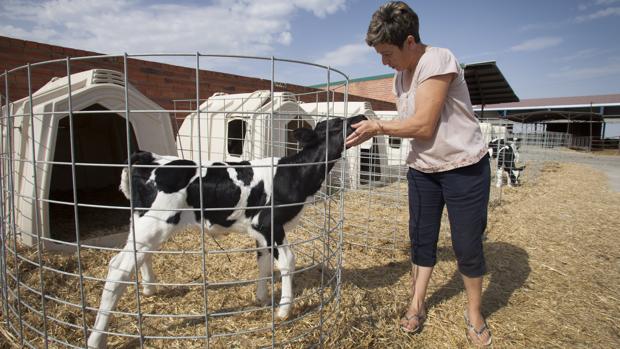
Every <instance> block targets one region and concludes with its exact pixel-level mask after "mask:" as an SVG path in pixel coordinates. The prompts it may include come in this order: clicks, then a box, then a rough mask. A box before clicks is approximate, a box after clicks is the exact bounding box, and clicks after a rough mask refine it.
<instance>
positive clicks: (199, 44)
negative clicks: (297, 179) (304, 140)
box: [0, 0, 346, 55]
mask: <svg viewBox="0 0 620 349" xmlns="http://www.w3.org/2000/svg"><path fill="white" fill-rule="evenodd" d="M345 2H346V0H295V1H290V0H263V1H251V0H216V1H214V2H210V3H209V4H208V5H202V4H201V2H197V3H182V2H179V3H175V2H172V1H170V3H168V4H161V3H160V4H151V3H149V2H148V1H146V0H110V1H99V0H48V1H43V2H41V1H37V0H27V1H19V0H3V1H0V22H1V23H3V24H1V25H0V34H1V35H7V36H12V37H18V38H21V39H27V40H34V41H40V42H46V43H51V44H57V45H63V46H69V47H74V48H80V49H85V50H90V51H95V52H101V53H110V54H117V53H122V52H130V53H143V52H148V53H159V52H162V53H169V52H186V53H187V52H196V51H200V52H203V53H223V54H238V55H264V54H268V53H270V52H271V51H272V50H273V49H274V47H276V46H277V45H290V44H291V43H292V42H293V40H294V38H293V36H292V34H291V25H292V24H293V22H292V18H293V16H294V15H295V14H296V13H298V12H300V11H307V12H311V13H312V14H313V15H315V16H318V17H324V16H326V15H329V14H333V13H335V12H337V11H339V10H342V9H344V8H345Z"/></svg>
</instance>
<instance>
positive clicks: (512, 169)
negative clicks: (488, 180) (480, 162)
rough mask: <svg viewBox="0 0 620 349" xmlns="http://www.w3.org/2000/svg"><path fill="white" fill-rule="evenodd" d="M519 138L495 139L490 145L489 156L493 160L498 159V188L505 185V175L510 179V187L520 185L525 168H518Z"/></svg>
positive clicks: (496, 183)
mask: <svg viewBox="0 0 620 349" xmlns="http://www.w3.org/2000/svg"><path fill="white" fill-rule="evenodd" d="M518 141H519V139H518V138H509V139H508V140H506V139H504V138H494V139H493V140H491V141H490V142H489V144H488V147H489V156H490V157H491V158H493V159H497V169H496V174H495V178H496V182H495V186H496V187H498V188H499V187H501V186H502V184H503V174H504V173H506V175H507V177H508V186H509V187H513V186H518V185H520V181H519V177H520V176H521V173H522V172H523V169H525V166H517V165H516V164H517V162H518V161H519V151H518Z"/></svg>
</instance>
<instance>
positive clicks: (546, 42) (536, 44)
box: [510, 36, 564, 52]
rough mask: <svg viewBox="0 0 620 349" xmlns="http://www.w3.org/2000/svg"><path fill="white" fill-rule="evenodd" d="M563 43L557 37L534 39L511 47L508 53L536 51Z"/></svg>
mask: <svg viewBox="0 0 620 349" xmlns="http://www.w3.org/2000/svg"><path fill="white" fill-rule="evenodd" d="M562 41H564V40H563V39H562V38H559V37H551V36H546V37H540V38H535V39H530V40H526V41H524V42H522V43H520V44H518V45H515V46H512V47H511V48H510V51H513V52H522V51H538V50H543V49H546V48H549V47H553V46H557V45H559V44H560V43H562Z"/></svg>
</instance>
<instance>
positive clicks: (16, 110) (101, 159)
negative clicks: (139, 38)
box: [2, 69, 175, 247]
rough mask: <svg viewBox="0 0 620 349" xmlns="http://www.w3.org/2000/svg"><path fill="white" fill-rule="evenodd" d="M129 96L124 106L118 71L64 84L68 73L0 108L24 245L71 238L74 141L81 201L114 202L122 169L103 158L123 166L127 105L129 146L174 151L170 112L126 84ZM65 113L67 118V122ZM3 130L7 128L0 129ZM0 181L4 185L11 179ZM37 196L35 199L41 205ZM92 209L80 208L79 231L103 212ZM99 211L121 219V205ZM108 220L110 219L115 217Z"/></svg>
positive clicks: (76, 78)
mask: <svg viewBox="0 0 620 349" xmlns="http://www.w3.org/2000/svg"><path fill="white" fill-rule="evenodd" d="M69 93H70V94H71V95H69ZM127 95H128V98H129V102H128V103H127V104H126V103H125V86H124V77H123V74H121V73H119V72H116V71H111V70H103V69H93V70H89V71H84V72H81V73H75V74H72V75H71V77H70V84H69V78H67V77H63V78H54V79H52V80H51V81H50V82H48V83H47V84H46V85H44V86H43V87H41V88H40V89H39V90H37V91H36V92H34V93H33V94H32V98H29V97H26V98H23V99H21V100H19V101H16V102H13V103H10V104H9V110H8V111H7V110H3V113H8V115H10V116H12V118H11V119H8V120H5V122H12V128H10V129H9V128H3V138H4V139H3V143H2V147H3V149H2V153H3V154H5V155H8V154H9V152H10V151H12V154H11V157H12V160H13V161H12V162H11V165H12V171H13V172H14V174H15V176H14V181H13V183H11V185H12V186H13V190H14V193H15V195H14V196H15V197H14V200H15V201H14V202H15V207H14V212H13V213H14V215H15V224H16V226H17V229H18V230H19V231H20V232H21V239H22V242H23V243H24V244H26V245H30V246H32V245H34V244H35V243H36V241H37V234H38V233H40V234H41V236H43V237H48V238H51V239H56V240H62V241H75V239H76V237H75V223H74V220H73V219H70V220H65V219H63V218H60V217H66V216H67V215H69V216H73V195H74V192H73V187H74V186H73V175H72V156H71V149H72V147H73V149H74V151H75V158H74V159H73V160H74V163H76V166H75V181H76V183H75V184H76V188H77V190H76V195H77V197H78V200H79V202H80V203H85V204H97V205H116V204H118V203H119V199H120V198H122V197H121V196H119V192H118V189H117V188H118V179H119V178H120V173H121V167H110V166H109V164H116V165H122V164H124V163H126V159H127V157H128V153H127V131H126V121H125V115H126V109H127V110H129V124H130V132H129V135H130V144H131V147H132V148H133V149H134V150H135V149H138V148H140V149H148V150H152V151H157V152H161V153H162V154H174V153H175V145H174V137H173V133H172V127H171V123H170V118H169V114H168V113H164V112H161V109H162V108H161V107H160V106H158V105H157V104H155V103H154V102H153V101H151V100H149V99H148V98H147V97H145V96H144V95H143V94H141V93H140V92H139V91H138V90H136V89H135V88H134V87H133V86H131V85H129V86H127ZM31 100H32V106H31V105H30V103H31ZM4 109H6V107H5V108H4ZM132 110H152V112H133V111H132ZM31 112H32V115H31ZM71 115H72V117H73V120H70V117H71ZM7 130H9V131H10V134H7V133H6V132H5V131H7ZM71 134H73V137H71ZM33 152H34V154H36V158H33ZM35 163H36V176H35V172H34V165H33V164H35ZM35 178H36V185H35V181H34V179H35ZM3 185H5V187H8V185H9V183H6V182H5V183H3ZM36 199H38V200H40V201H39V205H37V204H36ZM121 200H122V199H121ZM121 202H122V201H121ZM37 206H39V207H38V210H37ZM92 211H93V209H91V208H88V207H80V208H79V213H80V214H79V215H78V216H81V217H80V224H81V226H80V230H81V233H82V234H84V233H86V230H88V229H89V226H91V225H92V223H94V222H92V221H91V220H98V219H100V218H101V217H97V218H93V217H90V216H89V214H90V213H92ZM105 214H106V215H107V214H111V215H112V216H115V215H117V214H122V216H121V217H123V218H120V219H119V221H125V220H126V219H125V218H126V216H127V212H126V211H125V212H123V211H119V210H110V211H109V212H108V211H106V213H105ZM109 218H111V219H113V220H114V217H109ZM37 222H38V224H37ZM125 224H126V223H125ZM82 226H83V227H82ZM37 230H38V232H37ZM49 242H50V240H46V246H49V247H60V246H52V245H53V244H51V243H49Z"/></svg>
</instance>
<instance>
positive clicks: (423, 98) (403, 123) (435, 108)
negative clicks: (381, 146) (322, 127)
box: [346, 73, 455, 147]
mask: <svg viewBox="0 0 620 349" xmlns="http://www.w3.org/2000/svg"><path fill="white" fill-rule="evenodd" d="M454 76H455V74H454V73H450V74H443V75H436V76H433V77H430V78H428V79H426V80H424V81H423V82H422V83H421V84H420V86H418V88H417V89H416V94H415V108H414V109H415V112H414V115H409V116H407V117H406V118H404V119H397V120H381V121H380V120H367V121H362V122H359V123H357V124H355V125H352V127H353V128H354V129H355V132H354V133H352V134H351V135H349V137H347V143H346V145H347V147H351V146H355V145H358V144H361V143H363V142H365V141H366V140H368V139H370V138H371V137H374V136H376V135H379V134H385V135H389V136H395V137H401V138H418V139H430V138H431V137H433V134H435V129H436V128H437V122H438V121H439V116H440V115H441V109H442V108H443V105H444V102H445V100H446V96H447V95H448V89H449V88H450V83H451V82H452V80H453V79H454Z"/></svg>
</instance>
